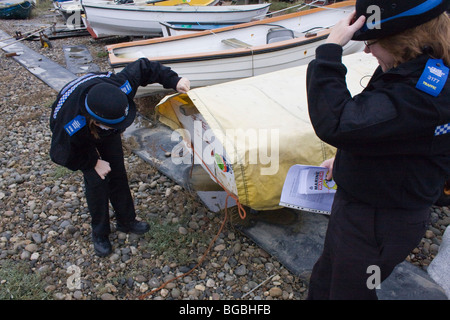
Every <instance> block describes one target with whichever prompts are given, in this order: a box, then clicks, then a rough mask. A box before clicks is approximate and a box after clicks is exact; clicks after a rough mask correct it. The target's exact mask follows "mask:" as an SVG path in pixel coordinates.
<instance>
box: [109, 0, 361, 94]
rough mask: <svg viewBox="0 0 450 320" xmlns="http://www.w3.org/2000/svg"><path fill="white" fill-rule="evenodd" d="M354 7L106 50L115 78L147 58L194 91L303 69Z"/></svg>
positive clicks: (353, 48)
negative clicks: (128, 66) (187, 80)
mask: <svg viewBox="0 0 450 320" xmlns="http://www.w3.org/2000/svg"><path fill="white" fill-rule="evenodd" d="M354 5H355V1H345V2H339V3H336V4H332V5H329V6H324V7H319V8H315V9H310V10H306V11H300V12H295V13H290V14H285V15H282V16H278V17H273V18H267V19H264V20H260V21H253V22H249V23H243V24H238V25H235V26H229V27H225V28H219V29H214V30H206V31H200V32H196V33H191V34H184V35H179V36H171V37H164V38H156V39H149V40H140V41H132V42H125V43H120V44H114V45H109V46H107V47H106V48H107V50H108V54H109V62H110V64H111V66H112V67H113V68H114V70H115V71H116V72H118V71H120V70H121V69H123V67H125V66H126V65H127V64H129V63H130V62H133V61H135V60H137V59H139V58H142V57H147V58H148V59H150V60H155V61H160V62H161V63H163V64H165V65H167V66H170V67H171V68H172V69H173V70H175V71H176V72H177V73H178V74H179V75H180V76H183V77H186V78H188V79H189V80H190V81H191V87H192V88H194V87H203V86H207V85H212V84H217V83H222V82H227V81H232V80H237V79H241V78H247V77H252V76H255V75H260V74H265V73H269V72H273V71H278V70H281V69H286V68H290V67H296V66H299V65H302V64H307V63H308V62H309V61H311V60H312V59H313V58H314V56H315V49H316V48H317V47H318V46H319V45H320V44H322V43H324V42H325V40H326V38H327V37H328V35H329V32H330V30H329V27H331V26H332V25H334V24H335V23H337V22H338V21H339V20H341V19H342V18H344V17H346V16H348V15H349V14H350V13H351V12H352V11H353V10H354V7H355V6H354ZM363 48H364V44H363V43H362V42H361V41H351V42H349V43H348V44H347V45H346V46H345V47H344V54H350V53H354V52H358V51H362V50H363ZM287 81H289V80H287ZM161 90H163V88H162V87H161V86H160V85H157V84H152V85H148V86H146V87H142V88H140V92H139V94H140V95H145V94H151V93H154V92H156V91H161Z"/></svg>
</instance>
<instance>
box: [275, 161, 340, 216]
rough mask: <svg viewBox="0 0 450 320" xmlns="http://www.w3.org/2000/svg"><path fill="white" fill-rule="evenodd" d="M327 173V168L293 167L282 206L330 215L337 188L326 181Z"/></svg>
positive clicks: (281, 201)
mask: <svg viewBox="0 0 450 320" xmlns="http://www.w3.org/2000/svg"><path fill="white" fill-rule="evenodd" d="M327 172H328V168H325V167H317V166H305V165H300V164H296V165H294V166H292V167H291V168H290V169H289V171H288V174H287V176H286V179H285V181H284V185H283V190H282V192H281V199H280V206H283V207H289V208H294V209H298V210H304V211H310V212H316V213H322V214H330V212H331V205H332V204H333V199H334V194H335V193H336V189H337V186H336V184H335V182H334V181H333V180H327V179H326V176H327Z"/></svg>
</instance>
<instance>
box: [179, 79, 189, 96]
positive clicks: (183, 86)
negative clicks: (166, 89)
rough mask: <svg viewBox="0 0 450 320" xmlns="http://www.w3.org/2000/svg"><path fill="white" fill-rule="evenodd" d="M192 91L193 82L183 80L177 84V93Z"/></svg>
mask: <svg viewBox="0 0 450 320" xmlns="http://www.w3.org/2000/svg"><path fill="white" fill-rule="evenodd" d="M190 89H191V82H190V81H189V79H187V78H181V79H180V80H179V81H178V83H177V91H178V92H179V93H186V92H188V91H189V90H190Z"/></svg>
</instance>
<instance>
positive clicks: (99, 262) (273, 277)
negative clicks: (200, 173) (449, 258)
mask: <svg viewBox="0 0 450 320" xmlns="http://www.w3.org/2000/svg"><path fill="white" fill-rule="evenodd" d="M50 5H51V4H50ZM49 8H50V7H49ZM55 21H57V23H60V24H62V23H64V20H63V18H62V16H61V15H59V14H58V13H57V12H52V11H51V10H49V9H48V8H47V9H40V10H39V11H37V12H35V13H34V14H33V16H32V18H31V19H27V20H0V29H1V30H3V31H4V32H6V33H8V34H10V35H11V36H13V35H14V33H15V31H22V33H24V32H28V31H32V30H35V29H36V27H39V26H41V25H48V24H51V23H53V22H55ZM107 41H110V40H94V39H92V37H90V36H82V37H73V38H64V39H58V40H52V41H51V47H42V45H41V42H40V41H27V40H25V41H23V42H22V43H23V44H24V45H26V46H29V47H30V48H32V49H33V50H35V51H36V52H38V53H40V54H42V55H44V56H46V57H48V58H49V59H51V60H53V61H55V62H57V63H58V64H60V65H61V66H64V67H65V66H66V62H65V60H64V54H63V51H62V48H63V46H64V45H76V44H80V45H85V46H86V47H87V48H88V49H89V51H90V53H91V55H92V57H93V60H94V61H93V62H94V63H95V64H96V65H98V66H99V68H100V69H101V71H112V69H111V67H110V66H109V64H108V60H107V55H106V51H105V45H106V44H108V42H107ZM1 54H2V57H1V59H0V77H1V83H2V85H1V86H0V110H1V115H2V116H1V117H0V140H1V144H0V163H1V165H0V178H1V179H0V267H1V268H0V299H5V300H6V299H19V300H22V299H23V300H25V299H29V300H30V299H31V300H46V299H48V300H138V299H147V300H304V299H305V298H306V295H307V291H308V279H307V277H306V278H300V277H297V276H295V275H294V274H292V273H291V272H290V271H289V270H287V269H286V268H285V267H284V266H283V265H282V264H281V263H280V262H279V261H277V260H276V259H275V258H273V257H272V256H271V255H269V254H268V253H267V252H265V251H264V250H263V249H261V248H259V247H258V246H257V245H256V244H255V243H254V242H252V240H251V239H249V238H247V237H245V236H244V235H243V234H241V233H240V232H239V231H238V230H237V229H236V228H235V223H238V222H234V221H233V220H231V219H228V220H227V221H226V222H225V223H224V226H223V229H220V226H221V225H222V223H223V221H224V214H223V212H217V213H215V212H211V211H209V210H208V209H207V207H205V206H204V204H203V203H202V202H201V201H200V200H199V199H198V197H197V196H196V194H193V193H190V192H188V191H186V190H184V189H183V188H182V187H181V186H179V185H177V184H176V183H174V182H173V181H172V180H170V179H169V178H168V177H166V176H164V175H163V174H161V173H160V172H158V171H157V170H156V169H155V168H153V167H152V166H151V165H149V164H148V163H146V162H145V161H144V160H142V159H141V158H139V157H138V156H137V155H135V154H134V153H133V152H132V151H131V148H130V147H129V146H127V144H126V143H125V144H124V149H125V164H126V167H127V172H128V176H129V182H130V188H131V191H132V194H133V197H134V200H135V206H136V212H137V216H138V217H139V218H140V219H142V220H146V221H148V222H149V223H150V225H151V231H150V232H149V233H148V234H146V235H142V236H138V235H133V234H125V233H121V232H118V231H115V226H114V225H113V226H112V230H113V232H112V234H111V237H110V239H111V243H112V245H113V253H112V254H111V255H110V256H109V257H106V258H100V257H97V256H96V255H95V254H94V250H93V245H92V242H91V227H90V215H89V212H88V209H87V205H86V201H85V198H84V191H83V177H82V174H81V172H72V171H69V170H67V169H64V168H62V167H60V166H58V165H56V164H54V163H53V162H52V161H51V160H50V158H49V154H48V151H49V146H50V140H51V132H50V129H49V126H48V123H49V116H50V111H51V110H50V106H51V104H52V103H53V101H54V99H55V98H56V94H57V92H55V91H54V90H53V89H51V88H50V87H49V86H47V85H46V84H45V83H43V82H41V81H40V80H39V79H37V78H36V77H34V76H33V75H32V74H31V73H29V72H28V71H27V70H26V69H25V68H24V67H22V66H21V65H20V64H19V63H17V62H16V61H15V60H13V59H12V58H10V57H5V56H4V54H3V52H1ZM142 103H144V102H142ZM111 215H112V216H113V212H112V211H111ZM112 221H113V222H114V217H113V218H112ZM449 224H450V209H449V208H448V207H438V206H433V207H432V208H431V220H430V225H429V227H428V230H427V232H426V234H425V235H424V238H423V239H422V241H421V243H420V244H418V246H417V248H415V249H414V250H413V251H412V252H411V253H410V255H409V256H408V257H407V258H406V260H408V261H410V262H411V263H413V264H415V265H417V266H418V267H419V268H422V269H424V270H426V268H427V266H428V265H429V264H430V262H431V261H432V260H433V258H434V257H435V255H436V254H437V252H438V250H439V246H440V243H441V239H442V235H443V233H444V231H445V229H446V228H447V226H448V225H449ZM219 231H220V232H219ZM216 235H217V240H216V241H215V242H214V243H213V244H212V246H211V248H210V250H209V251H208V247H209V246H210V244H211V243H212V242H211V241H212V240H213V239H214V238H215V237H216ZM199 261H201V262H202V263H201V264H200V265H199V266H197V267H196V265H197V263H198V262H199ZM194 267H196V268H195V269H193V268H194ZM191 270H192V271H191ZM188 272H189V274H187V275H185V274H186V273H188ZM176 277H179V278H177V279H175V280H172V279H174V278H176ZM25 279H27V280H26V281H27V282H28V283H32V284H33V286H32V289H31V288H30V289H26V290H18V289H17V287H18V286H20V283H22V282H23V281H25ZM164 283H167V284H166V285H164V286H162V285H163V284H164ZM153 289H158V290H157V291H155V292H154V293H152V294H149V293H150V292H151V291H152V290H153Z"/></svg>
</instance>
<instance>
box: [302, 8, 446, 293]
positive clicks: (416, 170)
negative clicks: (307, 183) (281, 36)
mask: <svg viewBox="0 0 450 320" xmlns="http://www.w3.org/2000/svg"><path fill="white" fill-rule="evenodd" d="M449 2H450V1H449V0H428V1H424V0H395V1H387V0H357V2H356V13H354V14H352V15H350V16H349V17H348V18H347V19H344V20H342V21H341V22H339V23H338V24H337V25H336V26H335V27H334V28H333V30H332V31H331V33H330V35H329V37H328V39H327V43H326V44H324V45H322V46H319V47H318V48H317V50H316V59H315V60H313V61H312V62H311V63H310V64H309V66H308V72H307V93H308V104H309V113H310V118H311V122H312V124H313V126H314V129H315V131H316V133H317V135H318V136H319V137H320V138H321V139H322V140H323V141H325V142H327V143H329V144H331V145H333V146H335V147H336V148H337V149H338V151H337V153H336V157H335V159H331V160H328V161H325V162H324V163H323V166H326V167H329V168H330V169H331V170H330V172H331V174H330V176H329V178H331V176H332V177H333V179H334V180H335V181H336V183H337V185H338V189H337V193H336V196H335V200H334V203H333V208H332V212H331V216H330V221H329V225H328V230H327V234H326V239H325V244H324V249H323V253H322V255H321V257H320V258H319V260H318V261H317V263H316V264H315V266H314V268H313V272H312V275H311V281H310V288H309V296H308V298H309V299H377V295H376V290H375V289H376V287H378V285H379V284H380V283H381V282H382V281H383V280H384V279H386V278H387V277H388V276H389V274H391V272H392V271H393V269H394V268H395V266H396V265H397V264H399V263H401V262H402V261H403V260H404V259H405V258H406V256H407V255H408V254H409V253H410V252H411V250H412V249H414V248H415V247H416V246H417V244H418V243H419V241H420V239H421V238H422V237H423V235H424V232H425V228H426V225H427V221H428V217H429V208H430V207H431V205H432V204H433V203H434V202H435V201H436V200H437V199H438V198H439V196H440V194H441V190H442V187H443V185H444V182H445V179H446V177H448V175H449V171H450V81H449V80H448V71H449V68H448V66H449V65H450V19H449V17H448V16H447V14H446V13H445V11H446V10H447V9H448V8H449ZM351 39H353V40H358V41H365V44H366V47H365V52H366V53H372V55H373V56H374V57H375V58H377V60H378V62H379V67H378V68H377V69H376V70H375V72H374V74H373V76H372V78H371V80H370V82H369V84H368V85H367V87H366V88H365V89H364V90H363V91H362V92H361V93H360V94H358V95H356V96H354V97H352V96H351V95H350V92H349V91H348V89H347V85H346V80H345V74H346V68H345V66H344V65H343V64H342V62H341V57H342V46H344V45H345V44H346V43H348V41H350V40H351Z"/></svg>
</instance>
